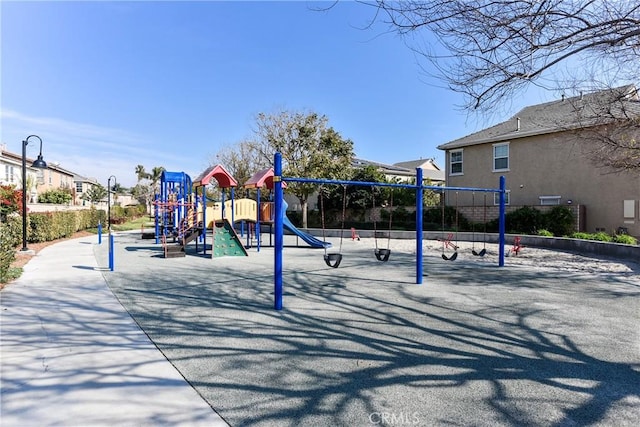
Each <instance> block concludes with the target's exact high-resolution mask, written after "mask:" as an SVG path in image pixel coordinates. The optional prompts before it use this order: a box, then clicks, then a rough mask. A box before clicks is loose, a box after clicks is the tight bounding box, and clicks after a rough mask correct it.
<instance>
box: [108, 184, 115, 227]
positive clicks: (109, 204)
mask: <svg viewBox="0 0 640 427" xmlns="http://www.w3.org/2000/svg"><path fill="white" fill-rule="evenodd" d="M111 178H113V185H116V177H115V176H113V175H111V176H110V177H109V178H107V230H108V231H109V234H111Z"/></svg>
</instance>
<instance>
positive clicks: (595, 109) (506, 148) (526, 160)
mask: <svg viewBox="0 0 640 427" xmlns="http://www.w3.org/2000/svg"><path fill="white" fill-rule="evenodd" d="M638 118H640V96H639V94H638V90H637V88H636V87H635V86H633V85H628V86H624V87H620V88H615V89H609V90H605V91H599V92H593V93H589V94H580V95H579V96H576V97H572V98H565V97H562V98H561V99H559V100H557V101H552V102H547V103H543V104H538V105H532V106H529V107H526V108H524V109H522V110H521V111H519V112H518V113H517V114H516V115H514V116H513V117H512V118H510V119H509V120H506V121H504V122H502V123H499V124H497V125H495V126H491V127H489V128H486V129H483V130H481V131H479V132H476V133H473V134H471V135H467V136H465V137H462V138H459V139H456V140H453V141H450V142H448V143H446V144H442V145H440V146H439V147H438V148H439V149H441V150H444V151H445V153H446V157H445V158H446V166H445V170H446V185H447V186H460V187H491V188H497V187H498V182H499V176H501V175H504V176H505V177H506V182H507V191H508V194H507V203H508V205H509V206H511V207H512V208H513V207H520V206H532V207H533V206H536V207H540V208H542V210H545V209H544V208H545V207H548V206H556V205H564V206H569V207H571V208H572V210H573V211H574V214H575V215H576V216H577V217H578V221H577V224H576V228H577V229H579V230H580V231H586V232H590V233H592V232H598V231H604V232H607V233H615V232H625V231H626V232H627V233H628V234H631V235H633V236H636V237H638V236H640V205H639V203H640V202H639V200H640V174H638V173H637V172H635V173H633V172H618V173H614V172H613V171H612V170H611V169H607V168H603V167H600V166H602V165H601V164H599V163H598V162H597V161H595V157H594V153H598V152H599V150H600V149H601V145H600V144H601V140H600V138H599V135H602V134H603V133H604V132H612V131H613V130H615V129H616V127H620V126H625V125H627V124H628V123H629V120H632V122H631V123H636V124H637V119H638ZM633 121H635V122H633ZM626 129H627V130H628V129H631V135H630V136H629V135H627V137H630V138H635V139H636V140H637V139H640V130H639V129H638V127H637V125H636V126H635V128H634V127H631V128H626ZM610 155H615V153H614V154H606V156H610ZM601 159H602V158H601ZM608 159H609V158H608V157H607V158H604V159H603V160H602V163H605V162H606V161H607V160H608ZM458 196H459V200H457V203H458V204H459V206H470V205H471V204H472V203H473V201H472V200H471V198H472V194H467V193H460V194H459V195H458ZM495 199H496V200H490V201H489V202H488V203H489V204H491V205H495V204H497V197H496V198H495ZM477 200H478V199H477V198H476V202H477ZM446 203H447V204H449V205H453V204H454V203H456V202H454V200H453V197H451V195H449V197H447V201H446Z"/></svg>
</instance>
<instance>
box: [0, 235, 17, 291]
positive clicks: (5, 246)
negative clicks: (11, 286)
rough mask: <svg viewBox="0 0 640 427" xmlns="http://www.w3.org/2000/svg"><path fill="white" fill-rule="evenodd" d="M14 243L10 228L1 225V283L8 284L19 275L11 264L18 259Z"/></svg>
mask: <svg viewBox="0 0 640 427" xmlns="http://www.w3.org/2000/svg"><path fill="white" fill-rule="evenodd" d="M14 243H15V242H14V239H13V236H12V232H11V228H10V226H9V225H8V224H5V223H2V224H0V283H7V282H8V281H9V280H12V279H14V278H15V277H17V275H18V274H17V272H16V271H13V269H12V268H11V263H12V262H13V260H15V259H16V249H15V246H16V245H15V244H14Z"/></svg>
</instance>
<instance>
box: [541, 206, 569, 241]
mask: <svg viewBox="0 0 640 427" xmlns="http://www.w3.org/2000/svg"><path fill="white" fill-rule="evenodd" d="M544 222H545V224H546V226H547V228H548V229H549V231H550V232H551V233H553V234H554V235H555V236H567V235H569V234H571V233H572V232H573V231H574V223H575V221H574V218H573V213H572V212H571V209H569V208H567V207H566V206H554V207H553V209H551V210H550V211H549V212H547V213H546V214H544Z"/></svg>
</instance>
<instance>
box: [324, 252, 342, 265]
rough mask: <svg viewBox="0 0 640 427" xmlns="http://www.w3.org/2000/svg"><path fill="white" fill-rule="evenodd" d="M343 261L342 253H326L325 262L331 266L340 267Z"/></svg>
mask: <svg viewBox="0 0 640 427" xmlns="http://www.w3.org/2000/svg"><path fill="white" fill-rule="evenodd" d="M340 262H342V254H325V256H324V263H325V264H327V265H328V266H329V267H333V268H338V266H339V265H340Z"/></svg>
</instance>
